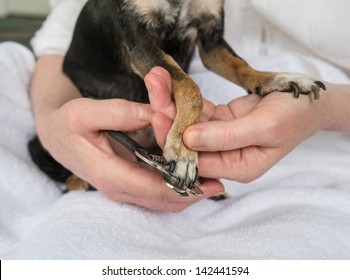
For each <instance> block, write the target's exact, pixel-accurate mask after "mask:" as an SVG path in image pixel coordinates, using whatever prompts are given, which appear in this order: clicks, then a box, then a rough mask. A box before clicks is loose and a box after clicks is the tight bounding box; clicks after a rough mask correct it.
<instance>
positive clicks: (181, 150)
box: [164, 134, 198, 194]
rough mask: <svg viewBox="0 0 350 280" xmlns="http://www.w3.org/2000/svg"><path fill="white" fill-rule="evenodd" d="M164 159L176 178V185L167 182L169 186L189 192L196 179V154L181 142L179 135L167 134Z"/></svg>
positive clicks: (181, 191)
mask: <svg viewBox="0 0 350 280" xmlns="http://www.w3.org/2000/svg"><path fill="white" fill-rule="evenodd" d="M164 159H165V166H166V167H167V170H168V171H169V172H170V173H171V174H172V175H173V176H174V177H175V178H176V180H177V183H176V185H175V186H174V185H172V184H170V183H169V182H166V183H168V184H167V185H168V186H169V187H174V189H175V191H177V192H178V193H179V194H180V193H185V192H186V191H187V190H188V191H190V192H191V190H192V189H193V188H195V184H196V182H197V181H198V154H197V152H194V151H192V150H189V149H188V148H187V147H186V146H185V145H184V144H183V142H182V137H181V136H176V137H174V136H173V135H171V134H169V135H168V137H167V142H166V145H165V148H164ZM165 181H166V180H165Z"/></svg>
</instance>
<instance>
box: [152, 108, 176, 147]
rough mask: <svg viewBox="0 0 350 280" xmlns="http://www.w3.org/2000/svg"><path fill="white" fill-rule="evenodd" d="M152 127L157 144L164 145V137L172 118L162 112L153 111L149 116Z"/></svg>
mask: <svg viewBox="0 0 350 280" xmlns="http://www.w3.org/2000/svg"><path fill="white" fill-rule="evenodd" d="M151 123H152V127H153V129H154V134H155V136H156V140H157V143H158V145H159V146H160V147H161V148H163V147H164V146H165V141H166V137H167V135H168V132H169V130H170V128H171V125H172V120H171V119H170V118H168V117H167V116H166V115H164V114H162V113H155V114H153V116H152V118H151Z"/></svg>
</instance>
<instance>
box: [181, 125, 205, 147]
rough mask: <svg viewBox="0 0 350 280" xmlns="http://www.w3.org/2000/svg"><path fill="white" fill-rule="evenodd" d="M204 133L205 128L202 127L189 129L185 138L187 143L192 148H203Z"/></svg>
mask: <svg viewBox="0 0 350 280" xmlns="http://www.w3.org/2000/svg"><path fill="white" fill-rule="evenodd" d="M202 133H203V129H202V128H200V127H198V128H193V129H189V130H187V131H186V133H185V135H186V137H185V139H184V140H185V144H186V145H187V146H188V147H189V148H191V149H198V148H201V147H202V146H203V143H202Z"/></svg>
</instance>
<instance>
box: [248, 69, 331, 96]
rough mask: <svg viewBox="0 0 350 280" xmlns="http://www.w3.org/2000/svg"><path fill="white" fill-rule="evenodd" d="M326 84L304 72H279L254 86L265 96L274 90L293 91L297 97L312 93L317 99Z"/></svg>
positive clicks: (256, 91) (255, 90) (256, 90)
mask: <svg viewBox="0 0 350 280" xmlns="http://www.w3.org/2000/svg"><path fill="white" fill-rule="evenodd" d="M321 89H323V90H326V86H325V85H324V84H323V83H322V82H321V81H318V80H317V79H314V78H312V77H310V76H307V75H303V74H294V73H279V74H275V75H273V76H272V77H268V78H267V79H264V80H263V81H262V82H261V84H260V85H257V86H255V87H254V92H255V93H256V94H258V95H260V96H265V95H267V94H269V93H271V92H273V91H281V92H291V93H293V96H294V97H295V98H298V97H299V96H300V94H304V95H310V94H312V95H313V96H314V98H315V99H318V98H319V97H320V90H321Z"/></svg>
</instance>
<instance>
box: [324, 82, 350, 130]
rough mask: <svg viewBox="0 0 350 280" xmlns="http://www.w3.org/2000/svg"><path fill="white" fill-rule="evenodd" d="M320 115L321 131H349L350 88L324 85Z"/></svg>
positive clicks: (347, 86)
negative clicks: (325, 88)
mask: <svg viewBox="0 0 350 280" xmlns="http://www.w3.org/2000/svg"><path fill="white" fill-rule="evenodd" d="M326 86H327V91H326V92H325V93H324V100H323V103H324V104H323V106H322V107H321V111H320V114H322V121H323V127H322V129H323V130H329V131H350V122H349V119H350V86H349V85H338V84H330V83H329V84H326Z"/></svg>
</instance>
